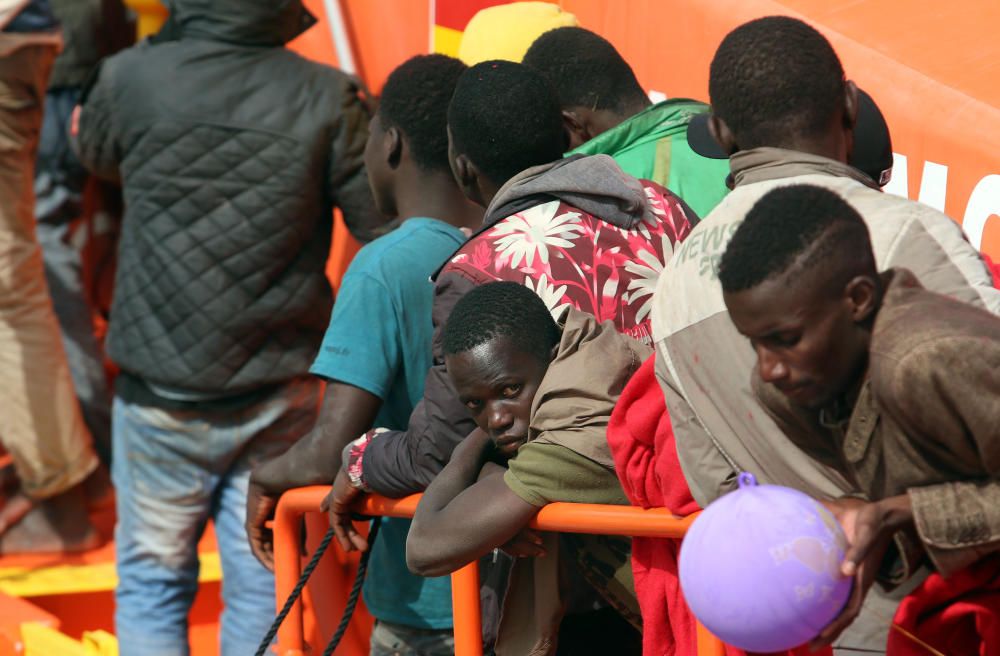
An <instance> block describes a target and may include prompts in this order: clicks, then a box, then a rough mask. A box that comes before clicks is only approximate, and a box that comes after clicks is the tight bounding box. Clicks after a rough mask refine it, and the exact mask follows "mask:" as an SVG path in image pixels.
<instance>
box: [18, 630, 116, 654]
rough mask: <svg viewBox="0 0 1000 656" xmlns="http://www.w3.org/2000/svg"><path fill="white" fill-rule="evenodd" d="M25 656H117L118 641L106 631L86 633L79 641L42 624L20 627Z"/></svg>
mask: <svg viewBox="0 0 1000 656" xmlns="http://www.w3.org/2000/svg"><path fill="white" fill-rule="evenodd" d="M21 639H22V640H23V641H24V654H25V656H118V640H117V639H116V638H115V637H114V636H113V635H111V634H110V633H108V632H107V631H87V632H85V633H84V634H83V638H82V639H81V640H79V641H77V640H74V639H73V638H71V637H69V636H68V635H66V634H64V633H61V632H60V631H59V630H58V629H54V628H52V627H49V626H45V625H43V624H37V623H34V622H28V623H25V624H22V625H21Z"/></svg>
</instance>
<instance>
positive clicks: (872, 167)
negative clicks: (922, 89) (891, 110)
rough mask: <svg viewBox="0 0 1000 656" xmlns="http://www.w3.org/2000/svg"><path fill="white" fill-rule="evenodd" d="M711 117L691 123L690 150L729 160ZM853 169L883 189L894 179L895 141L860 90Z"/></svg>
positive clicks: (871, 102) (883, 119)
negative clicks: (711, 129) (714, 133)
mask: <svg viewBox="0 0 1000 656" xmlns="http://www.w3.org/2000/svg"><path fill="white" fill-rule="evenodd" d="M708 117H709V114H708V113H705V114H698V115H697V116H695V117H694V118H692V119H691V122H690V123H688V129H687V140H688V145H689V146H691V150H693V151H694V152H696V153H698V154H699V155H701V156H702V157H708V158H711V159H729V155H728V154H727V153H726V152H725V151H723V150H722V147H721V146H720V145H719V144H718V142H716V141H715V139H714V138H713V137H712V134H711V133H710V132H709V131H708ZM850 165H851V166H853V167H854V168H856V169H858V170H859V171H861V172H862V173H864V174H865V175H867V176H868V177H870V178H871V179H872V180H874V181H875V182H876V184H878V186H880V187H884V186H885V185H887V184H888V183H889V180H890V179H891V178H892V137H891V136H890V135H889V126H888V124H886V122H885V117H884V116H882V111H881V110H880V109H879V108H878V105H877V104H875V100H874V99H873V98H872V97H871V96H870V95H868V93H867V92H865V91H863V90H862V89H858V120H857V123H855V125H854V152H853V153H851V161H850Z"/></svg>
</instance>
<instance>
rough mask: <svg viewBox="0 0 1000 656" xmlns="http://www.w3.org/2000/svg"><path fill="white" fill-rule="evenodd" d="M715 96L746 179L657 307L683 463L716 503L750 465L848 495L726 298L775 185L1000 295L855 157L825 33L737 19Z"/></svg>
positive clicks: (695, 488)
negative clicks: (802, 437)
mask: <svg viewBox="0 0 1000 656" xmlns="http://www.w3.org/2000/svg"><path fill="white" fill-rule="evenodd" d="M709 93H710V95H711V100H712V107H713V116H712V118H711V119H710V121H709V127H710V129H711V130H712V133H713V136H714V137H715V138H716V140H717V141H718V142H719V143H720V145H721V146H722V147H723V148H724V149H725V151H726V152H728V153H732V156H731V159H730V169H731V171H732V175H733V179H734V183H735V188H734V190H733V191H732V192H731V193H730V194H729V195H728V196H727V197H726V198H725V199H723V201H722V202H721V203H720V204H719V205H718V206H717V207H716V208H715V210H713V211H712V213H710V214H709V215H708V216H707V217H705V218H704V219H703V220H702V221H701V223H700V224H699V225H698V226H697V227H696V228H695V229H694V230H693V231H692V233H691V235H690V236H689V237H688V238H687V240H685V242H684V243H683V245H682V246H681V247H680V249H679V250H678V251H677V252H676V254H675V255H674V257H673V259H672V260H671V261H670V262H669V263H668V265H667V267H666V269H665V270H664V273H663V275H662V276H661V278H660V280H659V283H658V285H657V289H656V294H655V296H654V301H653V312H652V315H653V339H654V342H655V345H656V352H657V375H658V377H659V379H660V382H661V385H662V387H663V389H664V394H665V397H666V402H667V409H668V410H669V412H670V418H671V422H672V423H673V427H674V431H675V433H676V435H677V449H678V456H679V457H680V462H681V466H682V468H683V470H684V475H685V478H686V479H687V482H688V484H689V485H690V487H691V492H692V494H693V495H694V498H695V500H696V501H698V502H699V503H700V504H702V505H705V504H707V503H709V502H711V501H712V500H713V499H715V498H717V497H718V496H719V495H721V494H723V493H724V492H726V491H728V490H730V489H732V488H733V487H734V486H735V481H736V474H737V473H738V472H739V471H742V470H748V471H752V472H754V474H756V475H757V477H758V479H759V480H761V481H762V482H767V483H780V484H784V485H788V486H790V487H794V488H797V489H800V490H803V491H804V492H806V493H808V494H810V495H813V496H816V497H820V498H824V497H826V498H831V497H839V496H841V495H843V494H844V493H845V492H850V491H852V485H851V484H850V483H849V482H848V481H847V480H846V479H845V478H844V477H843V476H842V475H841V474H840V473H839V472H837V471H835V470H834V469H832V468H829V467H827V466H824V465H822V464H820V463H817V462H815V461H813V460H812V459H811V458H809V457H808V456H806V455H805V454H804V453H803V452H802V451H801V450H799V449H798V448H797V447H796V446H795V445H794V444H793V443H792V442H790V441H789V440H788V438H786V437H785V436H784V435H783V434H782V433H781V431H780V430H779V429H778V427H777V426H776V425H775V423H774V422H773V421H772V420H771V419H770V418H769V417H768V416H767V414H766V413H765V412H764V410H763V408H762V407H761V406H760V404H759V403H758V402H757V401H756V400H755V399H754V396H753V393H752V391H751V389H750V372H751V370H752V368H753V364H754V354H753V349H751V348H750V345H749V344H748V343H747V341H746V340H745V339H743V338H742V337H741V336H740V335H739V333H738V332H737V331H736V329H735V328H734V327H733V325H732V322H731V320H730V318H729V316H728V314H727V312H726V308H725V305H724V303H723V299H722V290H721V288H720V286H719V282H718V277H717V274H716V270H717V266H718V262H719V259H720V258H721V256H722V253H723V252H724V251H725V248H726V245H727V243H728V241H729V238H730V237H731V236H732V234H733V232H734V231H735V230H736V229H737V228H738V227H739V225H740V223H741V222H742V221H743V218H744V216H745V215H746V213H747V212H748V211H749V209H750V207H751V206H753V204H754V203H755V202H756V201H757V200H758V199H759V198H760V197H761V196H763V195H764V194H765V193H766V192H768V191H769V190H771V189H774V188H775V187H779V186H783V185H790V184H802V183H807V184H812V185H818V186H821V187H825V188H827V189H830V190H833V191H834V192H836V193H837V194H838V195H840V196H841V197H843V198H844V199H846V200H847V202H848V203H849V204H850V205H851V206H853V207H854V208H855V209H856V210H857V211H858V213H859V214H860V215H861V217H862V218H863V219H864V221H865V223H866V224H867V225H868V228H869V230H870V232H871V238H872V246H873V248H874V252H875V258H876V261H877V263H878V266H879V268H881V269H885V268H890V267H905V268H908V269H910V270H911V271H913V272H914V273H915V274H916V275H917V277H918V278H920V280H921V282H922V283H923V284H924V286H925V287H927V288H928V289H930V290H932V291H936V292H938V293H941V294H944V295H946V296H950V297H953V298H956V299H959V300H962V301H965V302H968V303H972V304H974V305H977V306H979V307H984V308H987V309H988V310H990V311H991V312H994V313H996V312H998V311H1000V292H997V291H996V290H994V289H993V287H992V281H991V277H990V274H989V272H988V271H987V269H986V266H985V265H984V264H983V262H982V260H981V258H980V257H979V254H978V253H977V252H976V251H975V249H973V247H972V246H971V245H970V244H969V243H968V242H967V241H966V240H965V238H964V236H963V234H962V231H961V228H960V227H959V226H958V224H956V223H954V222H953V221H951V220H950V219H949V218H948V217H946V216H945V215H943V214H942V213H940V212H938V211H937V210H934V209H932V208H930V207H927V206H925V205H921V204H919V203H916V202H913V201H909V200H906V199H903V198H899V197H896V196H891V195H887V194H883V193H882V192H880V191H879V190H878V188H877V187H876V186H875V183H874V182H873V181H872V180H871V179H870V178H869V177H868V176H866V175H864V174H862V173H860V172H859V171H857V170H855V169H853V168H851V167H850V166H848V165H847V164H846V162H847V161H848V158H849V157H850V154H851V152H852V149H853V145H854V144H853V126H854V122H855V118H856V112H857V87H855V85H854V83H853V82H850V81H846V80H845V77H844V71H843V68H842V66H841V64H840V60H839V59H838V57H837V54H836V53H835V52H834V51H833V48H832V47H831V46H830V44H829V43H828V42H827V41H826V39H825V38H824V37H823V36H822V35H821V34H820V33H819V32H817V31H816V30H814V29H813V28H811V27H810V26H808V25H806V24H805V23H803V22H801V21H798V20H795V19H791V18H785V17H769V18H762V19H758V20H755V21H752V22H750V23H747V24H745V25H742V26H740V27H738V28H736V29H735V30H734V31H733V32H731V33H730V34H729V35H727V36H726V38H725V39H724V40H723V42H722V43H721V44H720V46H719V48H718V50H717V52H716V54H715V57H714V59H713V61H712V65H711V71H710V75H709ZM887 612H888V613H889V614H891V612H892V607H891V606H889V607H888V609H887ZM883 614H884V613H883ZM854 630H855V631H856V632H860V631H864V628H863V626H862V625H861V624H858V625H856V626H855V627H854ZM886 630H887V629H886V628H885V622H884V621H879V620H874V619H873V620H872V624H871V633H870V634H868V635H862V636H860V637H852V636H851V635H850V634H845V636H844V640H847V641H854V642H852V643H850V644H855V645H858V646H859V648H861V647H863V648H868V647H869V646H870V645H873V644H882V645H884V644H885V632H886ZM840 653H850V652H843V651H842V652H840Z"/></svg>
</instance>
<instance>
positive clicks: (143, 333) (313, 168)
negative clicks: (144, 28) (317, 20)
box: [76, 0, 383, 398]
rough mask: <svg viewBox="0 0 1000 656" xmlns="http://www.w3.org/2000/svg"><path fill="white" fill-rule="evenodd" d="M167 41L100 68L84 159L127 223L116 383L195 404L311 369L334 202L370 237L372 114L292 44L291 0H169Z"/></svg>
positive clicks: (334, 73)
mask: <svg viewBox="0 0 1000 656" xmlns="http://www.w3.org/2000/svg"><path fill="white" fill-rule="evenodd" d="M170 6H171V10H172V12H173V16H172V23H171V24H170V25H171V28H170V32H171V38H169V39H159V40H155V41H156V42H155V43H154V42H152V41H149V40H147V41H145V42H143V43H141V44H139V45H137V46H135V47H133V48H130V49H128V50H125V51H123V52H121V53H119V54H118V55H115V56H114V57H111V58H110V59H108V60H106V61H105V62H104V64H103V65H102V67H101V70H100V73H99V75H98V77H97V80H96V82H95V83H94V84H93V86H92V87H91V88H89V89H88V90H87V91H85V95H84V100H83V108H82V111H81V113H80V118H79V129H78V134H77V143H76V146H77V150H78V152H79V155H80V158H81V161H82V162H84V164H85V165H86V166H87V167H88V168H90V169H91V170H93V171H94V172H96V173H97V174H99V175H102V176H104V177H108V178H111V179H120V180H121V182H122V185H123V188H124V197H125V218H124V223H123V225H122V233H121V242H120V245H119V255H118V269H117V273H116V278H115V290H114V300H113V303H112V308H111V321H110V326H109V333H108V352H109V354H110V356H111V358H112V359H113V360H114V361H115V363H117V364H118V365H119V366H120V367H121V368H122V370H123V371H124V372H126V373H128V374H131V375H132V377H135V378H139V379H141V380H142V381H144V382H146V383H148V384H152V385H155V386H157V387H158V388H163V389H171V390H179V391H184V392H191V393H192V395H193V396H195V397H198V398H213V397H217V396H225V395H238V394H242V393H244V392H250V391H253V390H257V389H261V388H264V387H266V386H269V385H274V384H277V383H281V382H283V381H286V380H289V379H291V378H293V377H295V376H299V375H303V374H305V373H306V372H307V371H308V368H309V365H310V364H311V363H312V360H313V357H314V356H315V354H316V351H317V349H318V347H319V344H320V341H321V339H322V336H323V332H324V330H325V329H326V325H327V322H328V320H329V317H330V310H331V308H332V303H333V294H332V291H331V289H330V285H329V284H328V282H327V280H326V277H325V276H324V267H325V263H326V260H327V256H328V253H329V247H330V238H331V226H332V221H331V216H332V210H333V207H334V206H338V207H339V208H340V209H341V210H342V212H343V215H344V218H345V221H346V223H347V225H348V227H349V228H350V229H351V232H352V233H353V234H354V235H355V236H357V237H359V238H361V239H362V240H367V239H369V238H371V233H372V230H374V229H375V228H377V227H378V226H379V225H380V224H381V223H382V222H383V219H382V218H381V216H380V215H378V213H377V212H376V211H375V209H374V204H373V202H372V200H371V196H370V191H369V189H368V183H367V178H366V176H365V172H364V167H363V162H362V153H363V151H364V145H365V139H366V138H367V121H368V115H367V112H366V110H365V108H364V106H363V104H362V103H361V102H360V100H359V98H358V94H357V89H356V87H355V85H354V84H353V83H352V82H351V80H350V79H349V78H348V77H347V76H346V75H345V74H343V73H342V72H340V71H338V70H336V69H333V68H330V67H328V66H324V65H321V64H317V63H314V62H311V61H308V60H306V59H304V58H302V57H300V56H299V55H297V54H295V53H293V52H291V51H289V50H287V49H285V48H284V47H283V44H284V43H286V42H287V41H288V40H289V39H291V38H292V37H294V36H296V35H297V34H298V33H300V32H301V31H302V30H303V29H304V28H305V27H308V25H309V24H310V22H311V21H312V17H311V16H309V14H308V13H307V12H306V11H305V10H304V9H303V7H302V5H301V3H300V1H299V0H287V1H285V2H275V1H274V0H172V1H171V3H170Z"/></svg>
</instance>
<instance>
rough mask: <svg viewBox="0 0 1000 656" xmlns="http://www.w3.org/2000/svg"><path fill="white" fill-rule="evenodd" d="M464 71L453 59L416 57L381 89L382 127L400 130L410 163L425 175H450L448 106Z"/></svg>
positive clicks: (398, 68)
mask: <svg viewBox="0 0 1000 656" xmlns="http://www.w3.org/2000/svg"><path fill="white" fill-rule="evenodd" d="M466 68H467V66H466V65H465V64H463V63H462V62H460V61H459V60H457V59H455V58H454V57H447V56H445V55H417V56H416V57H411V58H410V59H408V60H406V61H405V62H403V63H402V64H400V65H399V66H398V67H396V69H395V70H393V72H392V73H390V74H389V78H388V79H387V80H386V81H385V86H384V87H382V96H381V98H380V100H379V107H378V115H379V121H380V122H381V124H382V127H383V128H389V127H397V128H399V130H400V131H401V132H402V133H403V134H405V135H406V139H407V142H408V144H409V146H410V153H411V154H412V156H413V161H414V162H415V163H416V164H417V166H419V167H420V168H422V169H424V170H426V171H444V172H448V173H450V171H451V167H450V165H449V164H448V103H450V102H451V96H452V94H453V93H455V84H456V83H457V82H458V78H459V76H461V75H462V73H464V72H465V69H466Z"/></svg>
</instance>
